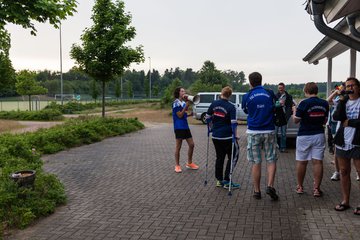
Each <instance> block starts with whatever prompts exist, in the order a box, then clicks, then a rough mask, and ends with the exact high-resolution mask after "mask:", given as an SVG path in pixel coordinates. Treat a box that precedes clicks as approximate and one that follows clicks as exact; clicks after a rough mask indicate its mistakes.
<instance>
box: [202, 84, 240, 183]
mask: <svg viewBox="0 0 360 240" xmlns="http://www.w3.org/2000/svg"><path fill="white" fill-rule="evenodd" d="M231 94H232V89H231V88H230V87H224V88H223V89H222V90H221V96H220V99H219V100H216V101H214V102H213V103H212V104H211V105H210V107H209V109H208V110H207V113H206V120H207V122H208V124H209V125H211V130H212V137H211V138H212V141H213V144H214V146H215V151H216V162H215V178H216V180H217V181H216V186H217V187H224V188H229V185H230V183H229V182H230V178H229V174H230V168H231V153H232V150H233V148H232V142H233V137H234V138H235V139H237V133H236V129H237V120H236V108H235V106H234V104H232V103H230V102H229V98H230V97H231ZM234 144H237V142H236V143H235V141H234ZM236 146H238V145H236ZM236 146H234V153H233V156H238V154H237V152H238V147H236ZM226 155H227V156H228V161H227V163H226V168H225V176H224V161H225V157H226ZM234 160H235V159H233V161H234ZM234 165H235V164H234V163H233V166H234ZM239 187H240V184H237V183H234V182H231V188H232V189H236V188H239Z"/></svg>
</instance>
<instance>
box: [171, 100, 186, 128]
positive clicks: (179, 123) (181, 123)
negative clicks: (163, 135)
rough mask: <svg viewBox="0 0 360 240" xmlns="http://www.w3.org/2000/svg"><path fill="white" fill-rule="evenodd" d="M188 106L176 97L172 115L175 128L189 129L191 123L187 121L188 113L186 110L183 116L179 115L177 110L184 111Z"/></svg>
mask: <svg viewBox="0 0 360 240" xmlns="http://www.w3.org/2000/svg"><path fill="white" fill-rule="evenodd" d="M185 106H186V103H185V102H184V101H180V100H179V99H175V101H174V102H173V104H172V116H173V122H174V130H176V129H189V124H188V121H187V113H186V112H185V113H184V115H183V117H182V118H179V117H178V116H177V114H176V113H177V112H179V111H182V110H183V109H184V108H185Z"/></svg>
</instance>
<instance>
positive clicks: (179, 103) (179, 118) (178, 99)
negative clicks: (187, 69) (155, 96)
mask: <svg viewBox="0 0 360 240" xmlns="http://www.w3.org/2000/svg"><path fill="white" fill-rule="evenodd" d="M185 94H186V92H185V89H184V88H182V87H177V88H176V89H175V91H174V97H175V101H174V102H173V104H172V116H173V122H174V132H175V138H176V147H175V172H177V173H181V171H182V170H181V167H180V149H181V145H182V141H183V140H184V139H185V140H186V142H187V144H188V145H189V151H188V163H187V164H186V165H185V167H186V168H189V169H193V170H197V169H198V168H199V166H198V165H196V164H195V163H193V162H192V156H193V152H194V146H195V145H194V141H193V139H192V135H191V132H190V128H189V124H188V121H187V117H188V114H187V113H186V111H187V110H188V107H189V105H190V102H189V101H186V102H185V101H184V100H185V99H184V96H185Z"/></svg>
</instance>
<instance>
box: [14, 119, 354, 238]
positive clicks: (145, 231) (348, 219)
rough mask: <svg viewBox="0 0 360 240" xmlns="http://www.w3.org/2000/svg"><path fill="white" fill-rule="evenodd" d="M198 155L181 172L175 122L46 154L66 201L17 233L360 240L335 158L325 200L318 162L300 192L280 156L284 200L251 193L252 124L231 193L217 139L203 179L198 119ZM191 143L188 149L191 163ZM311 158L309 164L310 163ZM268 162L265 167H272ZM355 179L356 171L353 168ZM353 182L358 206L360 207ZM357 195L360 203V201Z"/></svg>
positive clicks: (290, 165) (290, 162) (288, 159)
mask: <svg viewBox="0 0 360 240" xmlns="http://www.w3.org/2000/svg"><path fill="white" fill-rule="evenodd" d="M191 129H192V133H193V135H194V141H195V144H196V147H195V153H194V161H195V162H197V163H199V164H200V166H201V169H200V170H198V171H191V170H186V169H184V171H183V173H181V174H175V172H174V169H173V168H174V159H173V152H174V144H175V143H174V142H175V141H174V136H173V132H172V125H170V124H159V125H154V126H152V127H149V128H147V129H144V130H142V131H139V132H136V133H132V134H128V135H126V136H121V137H115V138H111V139H107V140H104V141H103V142H100V143H96V144H92V145H88V146H83V147H79V148H75V149H71V150H69V151H64V152H61V153H58V154H54V155H50V156H47V157H44V160H45V161H46V164H45V169H46V170H47V171H49V172H52V173H55V174H57V175H58V176H59V178H60V179H61V181H62V182H63V183H64V184H65V187H66V191H67V194H68V203H67V205H66V206H62V207H59V208H57V210H56V212H55V213H54V214H52V215H51V216H49V217H46V218H44V219H41V220H39V221H38V222H37V223H35V224H34V225H33V226H30V227H28V228H27V229H25V230H22V231H16V232H15V233H13V235H12V236H11V237H8V239H34V240H41V239H44V240H45V239H46V240H50V239H359V238H360V233H359V229H360V216H355V215H353V214H352V210H348V211H346V212H336V211H334V210H333V208H334V206H335V205H336V204H337V203H338V202H339V200H340V193H339V191H340V188H339V182H331V181H330V180H329V178H330V176H331V173H332V171H333V166H332V165H331V164H330V160H331V156H329V155H326V160H325V164H324V166H325V171H324V179H323V185H322V190H323V191H324V193H325V194H324V197H323V198H314V197H313V196H312V194H311V193H312V191H311V189H312V178H311V168H309V169H308V174H307V177H306V181H305V190H307V191H308V192H307V193H305V194H304V195H297V194H296V193H295V191H294V187H295V185H296V184H295V172H294V169H295V168H294V166H295V163H294V149H291V150H290V151H289V153H283V154H282V155H281V157H280V160H279V162H278V163H279V164H278V171H277V178H276V185H275V187H276V189H277V190H278V192H279V194H280V200H279V201H278V202H273V201H271V200H270V198H269V197H268V196H265V195H266V194H264V193H265V181H264V180H262V186H263V187H262V192H263V195H264V196H263V199H261V200H253V199H252V197H251V196H252V191H253V189H252V184H251V180H250V165H249V164H248V163H247V162H246V156H245V155H244V153H245V144H246V138H245V134H244V132H245V126H241V127H240V128H239V132H240V136H241V139H240V146H241V152H242V153H243V154H241V156H240V160H239V163H238V165H237V168H236V169H235V173H234V179H235V181H237V182H239V183H241V188H240V190H235V191H234V192H233V196H232V197H229V196H228V195H227V192H226V190H225V189H220V188H216V187H215V180H214V177H213V176H214V148H213V145H212V143H211V142H210V151H209V153H210V154H209V156H210V157H209V183H208V185H207V186H204V176H205V162H206V143H207V137H206V127H205V126H192V128H191ZM186 150H187V145H186V144H185V145H184V147H183V149H182V153H181V154H182V155H181V163H182V165H184V164H185V160H186ZM310 166H311V165H309V167H310ZM264 173H265V168H264V167H263V174H264ZM352 175H353V177H352V179H355V174H354V173H352ZM355 188H358V182H356V181H353V194H352V196H351V203H352V205H353V206H356V204H360V194H359V192H360V191H359V190H358V189H355ZM356 199H357V200H356Z"/></svg>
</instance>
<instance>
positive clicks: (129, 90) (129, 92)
mask: <svg viewBox="0 0 360 240" xmlns="http://www.w3.org/2000/svg"><path fill="white" fill-rule="evenodd" d="M125 87H126V92H127V95H128V97H129V98H133V97H134V90H133V85H132V82H130V81H129V80H126V82H125Z"/></svg>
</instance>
